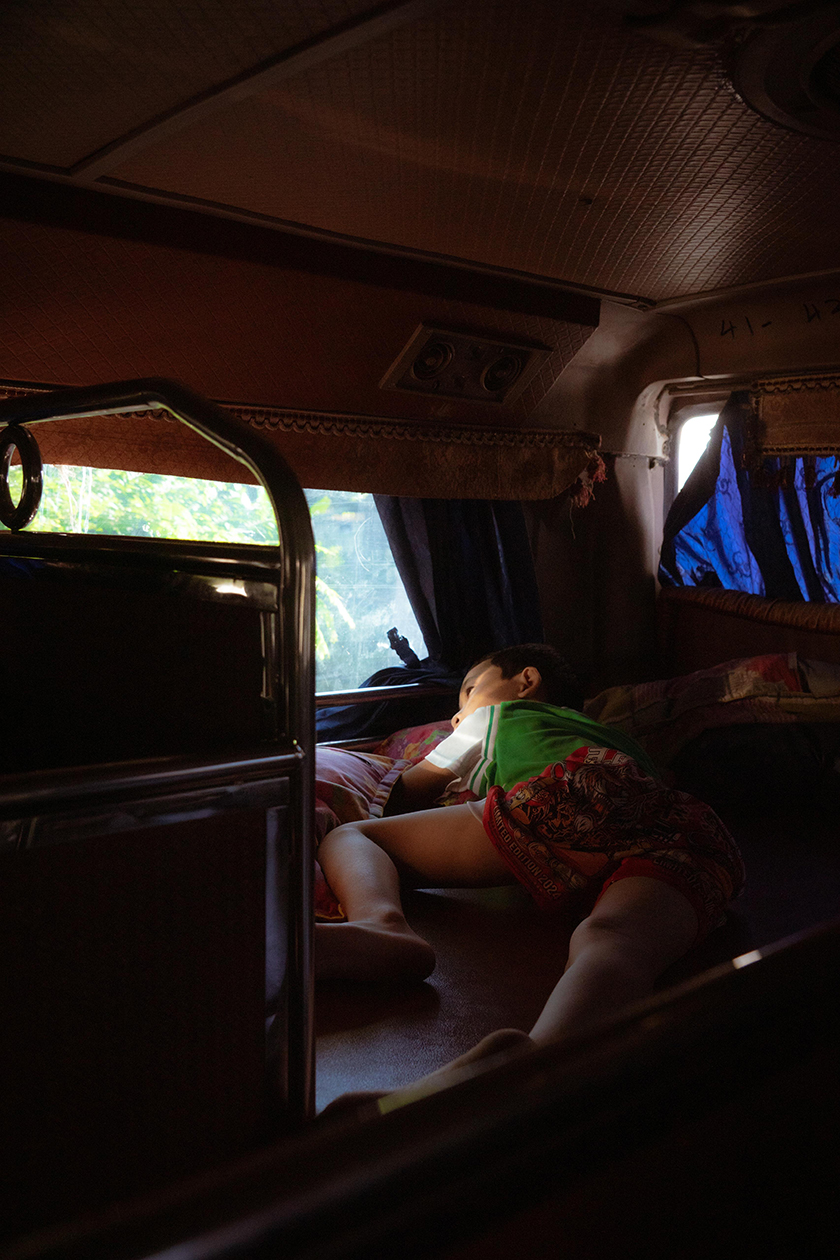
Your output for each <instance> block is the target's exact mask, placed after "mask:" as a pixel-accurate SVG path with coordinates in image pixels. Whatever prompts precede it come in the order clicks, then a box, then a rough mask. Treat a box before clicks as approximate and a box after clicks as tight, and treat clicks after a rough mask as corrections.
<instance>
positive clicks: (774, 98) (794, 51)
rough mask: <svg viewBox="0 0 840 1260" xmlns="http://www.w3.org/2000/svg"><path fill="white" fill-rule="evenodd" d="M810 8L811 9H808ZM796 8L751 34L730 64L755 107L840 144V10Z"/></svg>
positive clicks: (739, 88)
mask: <svg viewBox="0 0 840 1260" xmlns="http://www.w3.org/2000/svg"><path fill="white" fill-rule="evenodd" d="M804 7H805V8H808V7H810V6H804ZM796 8H800V6H792V7H791V9H790V10H787V11H785V12H786V15H787V16H788V20H787V21H783V20H781V19H782V15H779V19H778V24H777V25H768V26H766V27H765V28H764V29H763V30H757V31H755V32H753V33H752V34H750V35H749V36H748V37H747V38H746V39H745V40H744V42H743V43H742V44H741V46H740V48H739V49H738V50H737V51H736V53H735V55H734V57H733V58H732V62H731V70H730V74H731V78H732V83H733V86H734V88H735V90H736V92H737V93H738V95H739V96H740V97H741V98H742V99H743V100H744V102H745V103H746V104H747V105H749V106H750V107H751V108H752V109H754V110H756V111H757V112H758V113H759V114H762V115H763V116H764V117H765V118H769V119H770V120H771V121H772V122H776V123H780V124H781V125H782V126H783V127H789V128H790V129H791V130H793V131H801V132H804V133H805V134H806V135H809V136H818V137H819V138H820V139H821V140H840V11H838V8H837V6H836V5H832V6H831V8H830V9H829V10H826V9H823V10H822V12H817V13H812V14H811V15H810V16H802V13H801V9H800V16H799V17H798V18H797V17H796V16H795V10H796Z"/></svg>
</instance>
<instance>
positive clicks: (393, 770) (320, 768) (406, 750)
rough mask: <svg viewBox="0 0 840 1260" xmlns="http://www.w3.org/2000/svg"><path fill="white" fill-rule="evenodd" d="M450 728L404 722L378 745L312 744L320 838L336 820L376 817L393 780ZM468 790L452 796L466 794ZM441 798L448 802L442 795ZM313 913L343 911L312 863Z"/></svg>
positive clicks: (332, 916)
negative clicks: (362, 747)
mask: <svg viewBox="0 0 840 1260" xmlns="http://www.w3.org/2000/svg"><path fill="white" fill-rule="evenodd" d="M451 733H452V727H451V725H450V724H449V723H448V722H445V723H442V724H441V723H439V722H438V723H428V724H427V725H425V726H413V727H407V728H406V729H405V730H402V731H397V732H396V733H395V734H394V735H391V736H389V737H388V738H387V739H384V740H383V741H382V742H381V743H380V744H378V745H377V746H376V748H374V749H372V750H371V751H366V752H356V751H351V750H349V749H345V748H331V747H329V746H328V745H323V744H322V745H319V746H318V748H316V750H315V836H316V839H317V840H318V841H319V842H320V840H322V839H323V837H324V836H325V835H326V834H327V832H328V831H331V830H332V828H333V827H338V826H339V824H340V823H346V822H357V821H359V820H361V819H363V818H380V817H381V816H382V813H383V810H384V809H385V805H386V803H387V800H388V796H389V794H390V792H391V788H392V787H393V786H394V783H395V782H396V780H397V779H398V778H399V776H400V775H401V774H402V772H403V770H405V769H406V767H408V766H412V765H414V764H415V762H417V761H422V760H423V758H424V757H425V756H426V753H428V752H431V750H432V748H434V747H435V745H436V744H439V743H440V741H441V740H442V739H443V738H444V737H445V736H447V735H450V734H451ZM468 798H469V794H465V795H463V796H462V797H457V798H453V799H468ZM441 803H450V802H449V801H448V800H447V799H446V798H441ZM315 918H316V920H317V921H319V922H322V923H330V922H341V921H342V920H343V919H344V913H343V911H342V909H341V906H340V904H339V902H338V901H337V899H336V898H335V896H334V895H333V893H332V891H331V889H330V887H329V885H328V884H327V881H326V880H325V879H324V875H323V872H322V870H321V868H320V866H319V865H318V862H317V860H316V863H315Z"/></svg>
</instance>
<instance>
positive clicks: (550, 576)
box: [525, 456, 663, 696]
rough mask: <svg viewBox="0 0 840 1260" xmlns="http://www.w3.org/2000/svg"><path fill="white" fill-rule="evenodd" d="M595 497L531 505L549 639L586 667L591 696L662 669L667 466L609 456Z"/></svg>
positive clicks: (527, 508) (582, 669)
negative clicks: (582, 502) (657, 601)
mask: <svg viewBox="0 0 840 1260" xmlns="http://www.w3.org/2000/svg"><path fill="white" fill-rule="evenodd" d="M605 463H606V471H607V477H606V480H605V481H604V482H603V483H598V484H596V486H595V488H594V495H593V498H592V499H591V500H590V501H589V503H588V504H587V505H586V506H585V507H583V508H580V507H575V506H574V504H573V502H572V498H571V496H570V495H566V496H563V497H561V498H558V499H553V500H551V501H549V502H533V503H528V504H526V505H525V512H526V516H527V519H528V522H529V527H530V530H531V541H532V547H533V551H534V561H535V565H536V570H537V581H538V584H539V587H540V592H541V598H542V611H543V624H544V629H545V636H546V639H547V641H548V642H549V643H552V644H554V646H555V647H556V648H557V649H558V650H559V651H561V652H562V653H563V654H564V655H565V656H566V657H567V659H568V660H569V663H570V664H571V665H572V666H573V667H574V668H575V670H576V671H577V672H578V673H579V674H580V676H581V680H582V682H583V684H584V690H585V692H586V694H587V696H594V695H597V693H598V692H599V691H602V690H603V689H604V688H605V687H611V686H615V685H617V684H619V683H626V682H640V681H643V680H646V679H650V678H653V677H655V676H656V636H655V626H654V596H655V578H654V573H655V571H656V566H657V562H658V547H659V537H658V535H657V534H656V533H655V529H654V528H653V523H654V522H656V521H657V520H659V519H661V497H662V483H663V476H662V467H661V465H655V467H654V468H653V469H651V468H650V460H649V459H648V457H647V456H621V457H610V456H608V457H607V458H606V460H605Z"/></svg>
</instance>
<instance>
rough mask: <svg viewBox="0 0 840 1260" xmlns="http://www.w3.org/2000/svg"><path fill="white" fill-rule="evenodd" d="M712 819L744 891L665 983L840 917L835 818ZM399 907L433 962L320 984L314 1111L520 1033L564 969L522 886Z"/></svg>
mask: <svg viewBox="0 0 840 1260" xmlns="http://www.w3.org/2000/svg"><path fill="white" fill-rule="evenodd" d="M719 812H720V813H721V815H722V816H723V817H724V819H725V821H726V822H727V824H728V825H729V826H730V828H731V830H732V831H733V834H734V835H735V836H736V838H737V840H738V843H739V845H740V846H741V850H742V853H743V856H744V862H745V864H746V868H747V886H746V888H745V890H744V892H743V893H742V895H741V896H740V897H739V898H738V900H737V901H736V902H735V903H734V904H733V906H732V908H731V910H730V913H729V916H728V919H727V922H726V924H725V925H724V926H723V927H721V928H719V929H718V930H717V931H715V932H713V933H712V934H711V935H710V936H709V937H708V938H707V939H706V940H705V941H704V942H703V943H702V944H701V945H699V946H698V947H697V948H696V949H695V950H693V951H692V952H691V953H690V954H689V955H687V956H686V958H685V959H683V960H682V961H681V962H680V963H678V964H677V965H676V966H675V967H672V968H671V969H670V970H669V972H667V973H666V974H665V975H664V976H663V977H662V980H661V982H660V987H667V986H668V985H670V984H676V983H680V982H681V981H683V980H686V979H689V978H691V977H692V976H696V975H699V974H701V973H702V972H703V971H705V970H707V969H708V968H710V967H714V966H717V965H719V964H721V963H725V962H727V961H728V960H729V959H731V958H733V957H737V956H738V955H739V954H744V953H747V952H749V951H751V950H755V949H762V948H765V947H767V946H769V945H771V944H773V943H775V942H776V941H779V940H782V939H784V938H786V937H789V936H792V935H795V934H796V933H798V932H802V931H805V930H807V929H808V928H811V927H815V926H817V925H818V924H821V923H825V922H827V921H828V920H830V919H833V918H835V917H836V916H837V915H838V913H840V837H839V836H838V830H837V821H836V813H835V812H834V811H827V810H826V811H802V810H788V811H775V812H774V813H772V814H762V813H758V812H756V811H755V810H750V809H744V810H742V811H740V812H739V813H738V814H734V813H733V812H731V811H729V812H727V811H725V810H723V809H721V810H720V811H719ZM405 908H406V914H407V916H408V918H409V921H410V922H411V923H412V925H413V926H414V928H415V929H416V930H417V931H418V932H420V933H421V934H422V935H423V936H425V937H426V939H427V940H428V941H429V942H430V943H431V945H432V946H433V947H434V949H435V951H436V954H437V959H438V962H437V966H436V968H435V970H434V972H433V973H432V975H431V976H430V977H429V979H428V980H426V981H425V982H423V983H416V984H408V985H394V986H387V985H373V984H353V983H348V982H341V983H339V982H335V981H331V982H323V981H322V982H320V983H319V984H318V986H317V988H316V1002H315V1014H316V1038H317V1039H316V1082H317V1086H316V1093H317V1100H316V1107H317V1110H318V1111H321V1110H322V1109H323V1108H324V1107H325V1106H326V1105H327V1104H328V1103H330V1102H331V1101H332V1100H333V1099H334V1098H336V1097H338V1096H339V1095H340V1094H343V1093H345V1092H347V1091H351V1090H365V1089H395V1088H399V1087H400V1086H404V1085H407V1084H409V1083H410V1082H411V1081H413V1080H416V1079H417V1078H418V1077H420V1076H423V1075H425V1074H426V1073H427V1072H431V1071H433V1070H434V1069H435V1068H437V1067H440V1066H441V1065H442V1064H443V1063H446V1062H448V1061H449V1060H450V1059H453V1058H455V1057H457V1056H458V1055H459V1054H462V1053H463V1052H464V1051H465V1050H467V1049H469V1047H470V1046H472V1045H474V1044H475V1043H476V1042H477V1041H479V1040H480V1039H481V1038H482V1037H483V1036H485V1035H486V1034H487V1033H489V1032H491V1031H493V1030H494V1029H496V1028H522V1029H525V1030H527V1029H528V1028H530V1027H531V1025H532V1024H533V1023H534V1021H535V1019H536V1017H537V1015H538V1014H539V1012H540V1010H541V1008H542V1005H543V1003H544V1002H545V1000H546V998H547V997H548V994H549V993H550V992H551V989H552V987H553V985H554V983H555V982H556V980H557V978H558V977H559V976H560V974H561V973H562V970H563V966H564V964H565V960H566V952H567V949H568V940H569V935H570V932H571V929H572V927H573V923H572V922H571V921H569V920H568V918H566V917H565V916H563V915H552V914H547V913H545V912H544V911H541V910H539V909H537V907H536V906H535V905H534V904H533V902H532V901H531V900H530V899H529V898H528V896H527V894H526V893H525V892H524V891H523V890H521V889H519V888H518V887H509V888H498V889H481V890H473V889H469V890H466V889H457V890H447V891H422V892H419V891H418V892H412V893H408V894H406V897H405Z"/></svg>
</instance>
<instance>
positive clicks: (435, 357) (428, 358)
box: [411, 341, 455, 381]
mask: <svg viewBox="0 0 840 1260" xmlns="http://www.w3.org/2000/svg"><path fill="white" fill-rule="evenodd" d="M454 353H455V352H454V350H453V349H452V347H451V346H450V345H449V343H448V342H446V341H430V342H429V343H428V345H426V346H424V347H423V350H422V352H421V353H420V354H418V356H417V358H416V359H415V360H414V362H413V363H412V365H411V373H412V376H416V377H417V380H418V381H433V380H434V379H435V377H436V376H440V374H441V372H443V371H445V370H446V368H448V367H449V364H450V363H451V362H452V359H453V356H454Z"/></svg>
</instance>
